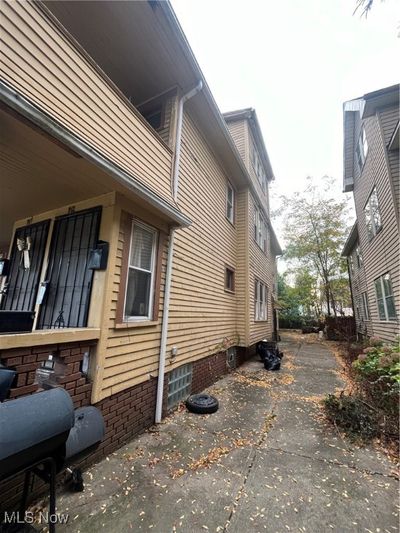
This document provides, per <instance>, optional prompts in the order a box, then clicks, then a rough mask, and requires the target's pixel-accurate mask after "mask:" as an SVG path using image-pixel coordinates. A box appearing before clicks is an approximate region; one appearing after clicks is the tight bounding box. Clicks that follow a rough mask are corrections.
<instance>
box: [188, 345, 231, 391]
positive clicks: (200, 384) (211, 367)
mask: <svg viewBox="0 0 400 533" xmlns="http://www.w3.org/2000/svg"><path fill="white" fill-rule="evenodd" d="M228 370H229V369H228V366H227V363H226V352H219V353H216V354H215V355H210V356H209V357H205V358H204V359H200V360H199V361H195V362H194V363H193V375H192V387H191V392H192V394H196V393H198V392H201V391H202V390H204V389H206V388H207V387H209V386H210V385H212V384H213V383H215V381H217V380H218V379H220V378H221V377H222V376H223V375H224V374H226V373H227V372H228Z"/></svg>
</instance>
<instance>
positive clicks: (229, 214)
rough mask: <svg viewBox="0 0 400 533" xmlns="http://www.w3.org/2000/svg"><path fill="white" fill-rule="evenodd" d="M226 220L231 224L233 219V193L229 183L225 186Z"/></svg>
mask: <svg viewBox="0 0 400 533" xmlns="http://www.w3.org/2000/svg"><path fill="white" fill-rule="evenodd" d="M225 215H226V218H227V219H228V220H229V222H230V223H231V224H233V221H234V219H235V191H234V190H233V189H232V187H231V186H230V184H229V183H227V185H226V212H225Z"/></svg>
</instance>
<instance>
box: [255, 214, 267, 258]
mask: <svg viewBox="0 0 400 533" xmlns="http://www.w3.org/2000/svg"><path fill="white" fill-rule="evenodd" d="M267 238H268V229H267V224H266V222H265V220H264V217H263V216H262V214H261V212H260V210H259V209H258V208H257V207H256V206H254V240H255V241H256V243H257V244H258V246H259V247H260V248H261V250H262V251H263V252H266V251H267Z"/></svg>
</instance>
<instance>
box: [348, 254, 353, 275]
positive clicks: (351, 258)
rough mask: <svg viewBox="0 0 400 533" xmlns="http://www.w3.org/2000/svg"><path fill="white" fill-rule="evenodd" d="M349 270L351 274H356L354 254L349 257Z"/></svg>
mask: <svg viewBox="0 0 400 533" xmlns="http://www.w3.org/2000/svg"><path fill="white" fill-rule="evenodd" d="M349 268H350V272H351V274H354V259H353V252H351V254H350V255H349Z"/></svg>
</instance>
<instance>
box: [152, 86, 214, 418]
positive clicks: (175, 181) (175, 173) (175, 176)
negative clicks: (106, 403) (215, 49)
mask: <svg viewBox="0 0 400 533" xmlns="http://www.w3.org/2000/svg"><path fill="white" fill-rule="evenodd" d="M202 88H203V82H202V81H199V83H198V84H197V85H196V87H194V88H193V89H192V90H191V91H189V92H187V93H186V94H184V95H183V96H182V97H181V98H180V99H179V102H178V116H177V121H176V139H175V153H174V166H173V170H172V193H173V198H174V201H175V202H176V201H177V198H178V187H179V162H180V157H181V139H182V124H183V105H184V104H185V102H187V101H188V100H189V99H190V98H192V97H193V96H195V95H196V94H197V93H199V92H200V91H201V90H202ZM174 240H175V228H171V230H170V233H169V246H168V257H167V271H166V273H165V290H164V309H163V319H162V328H161V343H160V357H159V363H158V382H157V400H156V415H155V423H156V424H159V423H160V422H161V418H162V407H163V399H164V398H163V397H164V376H165V355H166V350H167V340H168V321H169V302H170V294H171V279H172V261H173V258H174Z"/></svg>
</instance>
